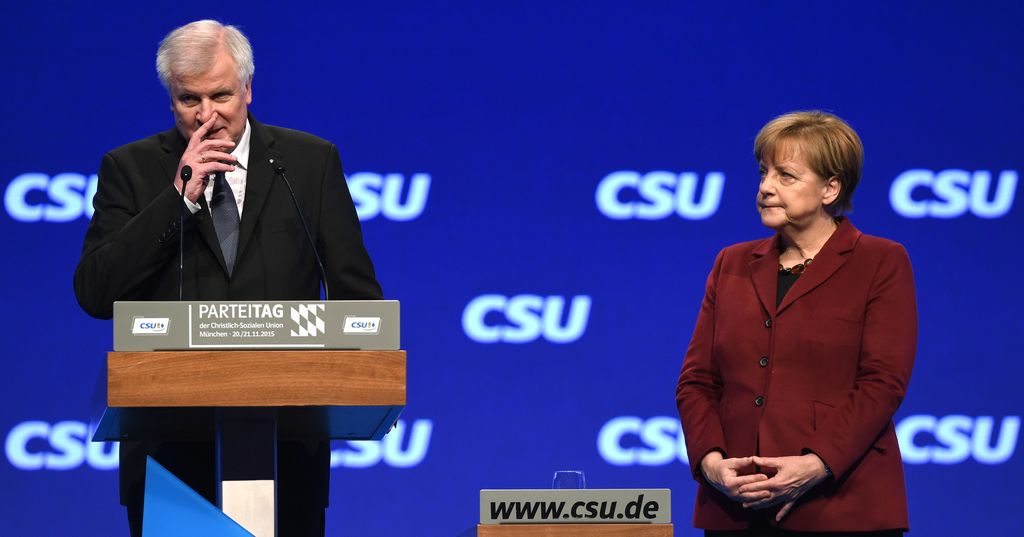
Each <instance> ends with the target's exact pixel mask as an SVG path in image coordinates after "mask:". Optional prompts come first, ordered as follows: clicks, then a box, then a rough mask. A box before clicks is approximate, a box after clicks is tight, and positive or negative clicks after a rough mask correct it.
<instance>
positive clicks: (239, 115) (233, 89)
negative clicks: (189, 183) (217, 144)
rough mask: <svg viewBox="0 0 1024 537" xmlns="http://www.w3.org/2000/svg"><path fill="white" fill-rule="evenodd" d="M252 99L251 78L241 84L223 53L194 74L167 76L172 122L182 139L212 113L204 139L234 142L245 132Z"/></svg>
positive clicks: (232, 63)
mask: <svg viewBox="0 0 1024 537" xmlns="http://www.w3.org/2000/svg"><path fill="white" fill-rule="evenodd" d="M251 102H252V81H251V80H249V81H247V82H246V83H245V84H244V85H243V84H242V82H241V81H239V80H238V70H237V68H236V66H235V62H234V60H232V59H231V56H229V55H228V53H227V52H225V51H223V50H221V51H218V52H217V57H216V59H215V60H214V63H213V67H212V68H210V70H209V71H207V72H205V73H203V74H200V75H196V76H172V77H171V110H172V111H173V112H174V124H175V126H176V127H177V128H178V132H180V133H181V135H182V136H184V137H185V139H186V140H187V139H189V138H190V137H191V136H192V133H194V132H195V131H196V129H198V128H199V126H200V125H202V124H203V123H205V122H206V121H208V120H209V119H210V118H211V117H213V115H214V114H216V115H217V120H216V122H215V123H214V124H213V127H212V128H210V131H209V133H208V134H207V135H206V138H208V139H216V140H231V141H232V142H235V143H236V144H237V143H238V140H240V139H241V138H242V133H243V132H245V118H246V114H247V113H248V109H249V103H251Z"/></svg>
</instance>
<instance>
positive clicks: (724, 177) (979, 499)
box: [0, 1, 1024, 536]
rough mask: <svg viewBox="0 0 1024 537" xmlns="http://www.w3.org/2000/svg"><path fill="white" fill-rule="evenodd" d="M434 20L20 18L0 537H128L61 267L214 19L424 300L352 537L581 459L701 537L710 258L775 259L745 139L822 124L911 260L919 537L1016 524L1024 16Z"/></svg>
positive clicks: (797, 7)
mask: <svg viewBox="0 0 1024 537" xmlns="http://www.w3.org/2000/svg"><path fill="white" fill-rule="evenodd" d="M427 4H430V3H426V4H425V3H422V2H410V3H408V4H404V5H403V4H401V3H355V2H346V3H338V4H334V3H332V4H324V5H309V6H299V5H296V4H294V3H292V4H289V5H286V6H279V5H277V4H276V3H274V4H270V3H268V4H266V5H264V4H263V3H262V2H258V1H256V2H247V3H244V5H240V6H239V7H237V8H235V7H233V6H231V5H228V4H222V5H219V6H217V7H214V8H212V9H211V8H210V7H209V6H208V5H205V4H196V3H189V2H185V3H178V5H176V6H175V7H170V6H168V7H163V8H155V7H152V6H149V5H145V4H144V3H141V2H124V3H120V4H116V5H115V4H110V5H108V6H104V7H100V6H97V5H93V3H89V2H79V3H68V4H67V5H45V4H44V3H29V2H19V3H17V4H15V5H10V6H6V7H5V12H6V15H7V16H6V17H5V21H4V22H5V31H4V32H2V33H0V49H2V50H3V51H4V52H3V55H2V57H0V72H3V73H4V74H5V76H6V82H5V83H3V84H2V85H0V117H2V118H3V130H2V134H0V136H2V142H3V147H4V158H3V159H2V160H0V186H2V189H3V193H4V211H3V212H2V213H0V232H2V234H3V237H4V243H5V244H4V254H3V258H4V263H2V267H0V288H2V292H3V295H2V296H3V298H4V301H5V304H4V307H3V308H2V310H3V330H4V333H5V336H6V337H5V338H4V344H5V345H4V349H3V351H2V356H3V357H4V368H3V374H2V375H0V436H2V437H3V438H4V449H5V451H4V454H5V456H4V457H3V458H2V460H0V513H2V516H0V534H3V535H105V536H106V535H127V524H126V523H125V518H124V514H123V508H121V507H120V506H119V505H118V502H117V498H118V496H117V478H116V475H117V472H116V470H115V469H114V467H115V466H116V460H117V459H116V451H114V450H115V449H116V447H115V446H111V445H106V446H104V445H101V444H95V445H88V444H87V443H86V442H85V441H84V436H85V422H87V421H88V413H89V399H90V396H91V393H92V390H93V386H94V383H95V379H96V378H97V376H98V374H99V372H100V368H101V365H102V360H103V356H104V353H105V352H106V351H107V350H109V349H110V347H111V331H112V328H111V325H110V323H109V322H105V321H97V320H93V319H90V318H88V317H87V316H86V315H85V314H84V313H82V312H81V311H80V310H79V308H78V306H77V304H76V303H75V299H74V296H73V293H72V290H71V276H72V272H73V270H74V267H75V265H76V263H77V260H78V255H79V251H80V248H81V243H82V238H83V236H84V232H85V228H86V225H87V222H88V218H89V216H90V215H91V210H90V208H89V207H90V197H91V194H92V191H93V189H94V181H95V175H94V174H95V172H96V170H97V168H98V164H99V162H100V158H101V156H102V155H103V154H104V153H105V152H106V151H108V150H110V149H112V148H114V147H116V146H119V145H121V144H124V143H127V142H130V141H133V140H135V139H138V138H141V137H144V136H147V135H149V134H152V133H154V132H157V131H160V130H164V129H166V128H168V127H170V126H171V121H172V117H171V114H170V110H169V101H168V98H167V95H166V94H165V92H164V90H163V89H162V87H161V86H160V84H159V82H158V81H157V77H156V74H155V71H154V68H153V59H154V55H155V51H156V46H157V43H158V42H159V40H160V39H161V38H162V37H163V35H165V34H166V33H167V32H168V31H170V30H171V29H172V28H174V27H176V26H178V25H180V24H183V23H186V22H188V21H191V20H195V19H199V18H219V19H221V20H223V21H225V22H228V23H232V24H236V25H239V26H240V27H241V28H242V29H243V31H245V32H246V33H247V34H248V35H249V37H250V39H251V40H252V43H253V46H254V49H255V54H256V66H257V69H256V75H255V79H254V82H253V104H252V106H251V110H252V111H253V113H254V114H255V115H256V117H257V118H259V119H260V121H263V122H266V123H271V124H278V125H284V126H289V127H293V128H298V129H301V130H305V131H309V132H312V133H315V134H317V135H320V136H322V137H324V138H327V139H330V140H332V141H334V142H335V143H337V144H338V146H339V148H340V151H341V156H342V161H343V163H344V165H345V169H346V171H347V173H348V177H349V182H350V186H351V188H352V191H353V195H354V197H355V200H356V203H357V205H358V206H359V209H360V213H361V218H362V220H363V226H364V232H365V236H366V243H367V247H368V249H369V251H370V253H371V255H372V257H373V259H374V261H375V263H376V266H377V269H378V275H379V277H380V281H381V283H382V284H383V286H384V291H385V294H386V295H387V296H388V297H389V298H396V299H399V300H401V301H402V309H403V323H402V325H403V329H404V333H403V337H402V341H403V347H404V348H406V349H407V350H408V352H409V404H408V408H407V410H406V412H405V414H404V415H403V418H402V425H401V427H399V428H398V429H397V430H396V431H394V432H393V433H392V434H391V435H390V436H389V437H387V439H386V440H385V441H384V442H383V444H381V445H376V444H371V445H366V444H355V443H353V444H349V443H337V444H335V445H334V449H335V452H334V455H335V456H334V458H333V462H334V464H335V469H334V471H333V475H332V491H331V508H330V510H329V511H328V528H329V530H328V531H329V533H330V534H339V535H341V534H345V535H368V536H375V535H381V536H392V535H393V536H404V535H410V536H411V535H439V536H454V535H457V534H459V533H461V532H463V531H464V530H466V529H467V528H470V527H471V526H473V524H475V522H476V520H477V518H478V491H479V489H481V488H526V487H548V486H550V479H551V473H552V471H554V470H559V469H579V470H583V471H585V472H586V476H587V481H588V484H589V485H590V486H591V487H669V488H671V489H672V490H673V512H674V521H675V522H676V524H677V527H678V529H677V535H696V534H697V532H695V531H694V530H692V529H690V520H691V518H690V515H691V513H692V502H693V496H694V491H695V484H694V483H693V481H692V480H691V479H690V477H689V468H688V466H687V465H686V464H687V463H686V462H685V460H684V455H683V453H684V451H683V449H682V439H681V435H680V433H679V428H678V427H679V426H678V420H677V417H676V414H675V408H674V400H673V392H674V387H675V382H676V378H677V375H678V371H679V367H680V364H681V359H682V354H683V351H684V349H685V346H686V344H687V342H688V340H689V336H690V333H691V330H692V328H693V324H694V321H695V317H696V313H697V309H698V305H699V302H700V299H701V294H702V292H703V286H704V282H705V278H706V275H707V272H708V270H709V269H710V266H711V262H712V260H713V256H714V254H715V252H717V251H718V250H719V249H720V248H722V247H723V246H725V245H728V244H731V243H734V242H738V241H742V240H749V239H752V238H757V237H761V236H765V235H767V232H766V231H765V230H764V229H762V228H761V226H760V224H759V219H758V217H757V214H756V212H755V210H754V195H755V190H756V185H757V181H758V178H757V164H756V163H755V162H754V161H753V158H752V156H751V153H752V142H753V138H754V135H755V134H756V132H757V130H758V129H759V128H760V126H761V125H762V124H764V123H765V122H766V121H768V120H769V119H771V118H772V117H774V116H775V115H777V114H780V113H783V112H787V111H790V110H794V109H807V108H823V109H826V110H830V111H833V112H835V113H836V114H838V115H840V116H841V117H843V118H845V119H847V120H848V121H849V122H850V123H851V124H852V125H853V126H854V128H855V129H857V130H858V132H859V133H860V135H861V137H862V138H863V140H864V142H865V146H866V155H867V157H866V163H865V168H864V178H863V182H862V184H861V186H860V188H859V189H858V192H857V196H856V199H855V206H856V210H855V212H854V213H853V214H852V220H853V221H854V223H855V224H856V225H857V226H858V227H860V229H861V230H862V231H864V232H866V233H871V234H876V235H882V236H885V237H888V238H891V239H894V240H897V241H899V242H901V243H903V244H904V245H906V247H907V249H908V251H909V252H910V255H911V258H912V261H913V263H914V268H915V273H916V281H917V291H918V297H919V309H920V327H921V329H920V345H919V350H918V357H917V365H916V367H915V371H914V376H913V379H912V382H911V384H910V389H909V393H908V396H907V398H906V400H905V401H904V403H903V406H902V407H901V408H900V411H899V413H898V414H897V417H896V418H897V424H898V432H899V436H900V441H901V446H902V450H903V453H904V457H905V460H906V476H907V481H908V485H909V497H910V516H911V525H912V528H913V530H914V534H916V535H951V536H953V535H968V534H987V535H1019V534H1020V532H1021V529H1022V526H1024V521H1022V518H1024V515H1022V514H1021V513H1022V511H1021V509H1020V498H1021V495H1020V491H1019V486H1018V484H1019V481H1020V480H1021V478H1022V477H1024V472H1022V466H1024V462H1022V456H1021V455H1020V454H1017V453H1016V449H1017V448H1018V447H1019V444H1020V441H1019V430H1020V420H1021V419H1020V416H1021V414H1022V410H1021V409H1022V404H1021V401H1020V398H1019V397H1018V392H1019V390H1018V387H1019V386H1020V378H1021V374H1022V373H1024V366H1021V365H1020V361H1019V356H1020V350H1019V348H1018V347H1019V346H1020V344H1019V339H1020V334H1021V332H1022V328H1024V326H1022V321H1021V315H1020V305H1021V304H1022V303H1024V291H1022V288H1021V286H1020V285H1019V276H1018V274H1019V268H1018V269H1014V268H1013V267H1015V266H1018V267H1019V265H1020V263H1021V261H1022V259H1021V254H1020V251H1019V248H1018V246H1017V245H1018V244H1019V241H1020V232H1021V229H1022V228H1021V222H1022V215H1024V210H1022V208H1021V203H1019V202H1016V201H1015V197H1016V195H1018V194H1019V191H1020V186H1019V182H1018V173H1019V172H1020V171H1021V170H1022V169H1024V157H1022V151H1021V149H1022V148H1021V139H1022V130H1021V125H1024V106H1022V104H1021V86H1022V82H1024V61H1022V58H1024V55H1022V53H1024V50H1022V49H1024V46H1022V44H1021V43H1022V41H1021V39H1020V35H1021V34H1020V28H1021V27H1022V26H1024V8H1022V7H1021V4H1020V3H1018V2H1003V3H997V2H986V3H981V5H982V6H983V7H978V5H977V4H978V3H976V2H970V3H969V2H962V3H938V2H866V1H860V2H850V3H822V2H752V3H735V2H717V3H708V5H704V4H697V3H691V2H668V1H651V2H513V3H490V2H463V3H446V5H445V6H444V7H441V6H432V5H427ZM712 4H713V5H712ZM396 515H398V516H396Z"/></svg>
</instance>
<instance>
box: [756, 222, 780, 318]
mask: <svg viewBox="0 0 1024 537" xmlns="http://www.w3.org/2000/svg"><path fill="white" fill-rule="evenodd" d="M751 254H752V255H753V259H751V260H750V263H749V267H750V279H751V280H752V281H753V283H754V290H756V291H757V298H758V299H759V300H760V301H761V306H762V307H763V308H764V310H765V311H767V312H768V315H769V317H773V318H774V317H775V293H776V292H778V288H779V277H778V273H779V236H778V235H776V236H774V237H771V238H768V239H764V240H763V241H761V243H760V244H758V245H757V247H755V248H754V250H753V251H752V252H751Z"/></svg>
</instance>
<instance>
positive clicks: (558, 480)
mask: <svg viewBox="0 0 1024 537" xmlns="http://www.w3.org/2000/svg"><path fill="white" fill-rule="evenodd" d="M551 488H553V489H585V488H587V479H586V477H584V475H583V472H581V471H579V470H559V471H557V472H555V478H554V479H552V480H551Z"/></svg>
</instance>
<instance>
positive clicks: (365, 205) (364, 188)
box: [348, 172, 430, 222]
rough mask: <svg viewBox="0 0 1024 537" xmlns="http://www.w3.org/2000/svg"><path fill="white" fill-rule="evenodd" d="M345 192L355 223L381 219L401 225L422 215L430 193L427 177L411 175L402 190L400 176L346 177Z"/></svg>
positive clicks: (360, 175)
mask: <svg viewBox="0 0 1024 537" xmlns="http://www.w3.org/2000/svg"><path fill="white" fill-rule="evenodd" d="M348 188H349V190H350V191H351V193H352V201H353V202H355V204H356V213H357V214H359V220H363V221H365V220H372V219H374V218H376V217H377V216H378V215H384V218H387V219H388V220H395V221H398V222H405V221H408V220H414V219H416V218H417V217H419V216H420V215H421V214H423V209H424V208H425V207H426V206H427V194H428V193H429V191H430V174H429V173H414V174H413V175H412V178H411V179H410V180H409V185H408V188H406V180H405V177H404V176H403V175H402V174H400V173H389V174H387V175H380V174H379V173H372V172H359V173H354V174H352V175H350V176H348ZM403 198H404V201H403Z"/></svg>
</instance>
